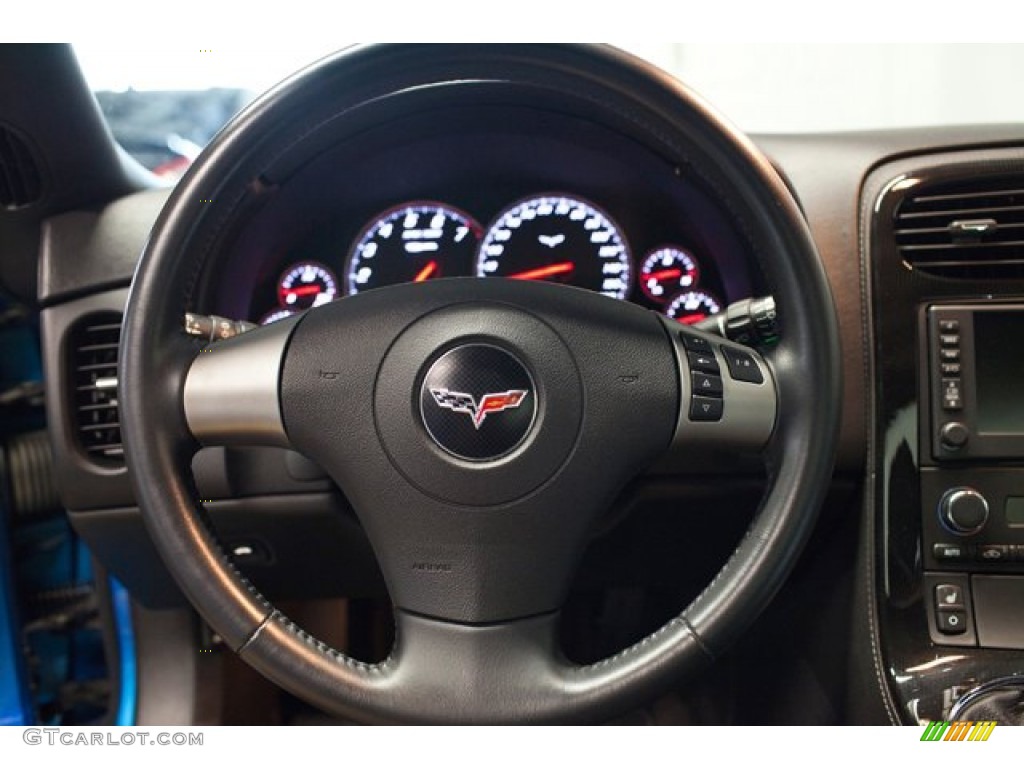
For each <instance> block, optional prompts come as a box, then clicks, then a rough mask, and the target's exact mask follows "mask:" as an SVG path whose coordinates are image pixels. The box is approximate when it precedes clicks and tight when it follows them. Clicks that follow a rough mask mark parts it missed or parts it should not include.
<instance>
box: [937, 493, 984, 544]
mask: <svg viewBox="0 0 1024 768" xmlns="http://www.w3.org/2000/svg"><path fill="white" fill-rule="evenodd" d="M939 520H941V521H942V524H943V526H945V527H946V529H947V530H948V531H949V532H950V533H955V534H956V535H958V536H971V535H973V534H975V533H978V531H980V530H981V529H982V528H984V527H985V523H986V522H988V502H987V501H986V500H985V497H984V496H982V495H981V494H980V493H978V492H977V491H976V490H974V489H973V488H966V487H961V488H950V489H949V490H948V491H946V492H945V494H943V496H942V498H941V499H940V500H939Z"/></svg>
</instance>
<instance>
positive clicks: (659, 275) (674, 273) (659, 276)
mask: <svg viewBox="0 0 1024 768" xmlns="http://www.w3.org/2000/svg"><path fill="white" fill-rule="evenodd" d="M681 274H683V270H681V269H663V270H661V271H660V272H651V273H650V274H649V275H648V276H647V277H648V279H652V280H668V279H670V278H673V277H679V276H680V275H681Z"/></svg>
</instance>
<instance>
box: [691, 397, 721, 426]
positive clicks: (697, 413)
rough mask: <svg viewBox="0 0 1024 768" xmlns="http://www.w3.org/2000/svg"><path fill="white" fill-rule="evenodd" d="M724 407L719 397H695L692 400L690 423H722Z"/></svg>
mask: <svg viewBox="0 0 1024 768" xmlns="http://www.w3.org/2000/svg"><path fill="white" fill-rule="evenodd" d="M722 405H723V403H722V399H721V398H719V397H701V396H700V395H693V396H692V397H691V398H690V421H721V420H722Z"/></svg>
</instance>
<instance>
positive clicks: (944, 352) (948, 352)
mask: <svg viewBox="0 0 1024 768" xmlns="http://www.w3.org/2000/svg"><path fill="white" fill-rule="evenodd" d="M939 357H941V358H942V359H943V360H945V361H946V362H956V361H957V360H959V359H960V350H959V349H940V350H939Z"/></svg>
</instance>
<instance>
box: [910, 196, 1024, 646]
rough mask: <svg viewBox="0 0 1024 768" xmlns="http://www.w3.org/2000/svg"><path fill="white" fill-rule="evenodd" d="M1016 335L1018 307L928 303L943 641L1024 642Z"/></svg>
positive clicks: (936, 592) (926, 434)
mask: <svg viewBox="0 0 1024 768" xmlns="http://www.w3.org/2000/svg"><path fill="white" fill-rule="evenodd" d="M1022 202H1024V201H1022ZM1021 340H1024V304H1021V303H1007V302H1003V301H997V300H994V299H992V298H989V299H985V300H981V301H976V302H972V303H967V302H955V303H933V304H928V305H923V306H922V307H921V317H920V336H919V344H918V347H919V349H920V350H922V352H923V353H925V354H926V355H927V357H926V358H925V359H923V360H922V361H921V365H920V367H921V375H920V376H919V380H920V382H921V384H922V387H923V389H924V391H922V392H921V394H920V400H919V406H920V423H921V425H922V427H923V428H924V429H922V434H921V436H920V441H919V442H920V445H921V447H922V449H923V450H922V451H921V453H920V468H919V473H920V480H921V530H922V544H923V550H922V555H923V565H924V571H925V573H924V583H925V587H926V589H925V597H926V600H927V608H928V616H929V632H930V636H931V639H932V641H933V642H935V643H936V644H939V645H956V646H979V647H986V648H1019V649H1024V466H1015V465H1019V464H1021V463H1022V462H1024V345H1022V344H1021Z"/></svg>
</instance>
